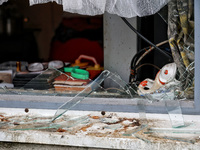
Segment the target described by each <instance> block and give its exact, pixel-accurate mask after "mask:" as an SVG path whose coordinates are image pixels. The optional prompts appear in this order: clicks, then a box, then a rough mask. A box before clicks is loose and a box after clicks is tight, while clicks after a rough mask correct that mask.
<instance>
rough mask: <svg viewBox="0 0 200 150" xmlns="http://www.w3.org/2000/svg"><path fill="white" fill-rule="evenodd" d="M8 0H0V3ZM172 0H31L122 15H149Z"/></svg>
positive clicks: (88, 12)
mask: <svg viewBox="0 0 200 150" xmlns="http://www.w3.org/2000/svg"><path fill="white" fill-rule="evenodd" d="M6 1H8V0H0V4H2V3H3V2H6ZM169 1H170V0H29V3H30V6H31V5H35V4H40V3H47V2H56V3H58V4H61V5H63V11H66V12H71V13H78V14H83V15H91V16H94V15H100V14H103V13H105V12H108V13H110V14H116V15H118V16H121V17H127V18H131V17H135V16H140V17H142V16H147V15H152V14H155V13H156V12H158V11H159V10H160V9H161V8H162V7H163V6H165V5H166V4H167V3H168V2H169Z"/></svg>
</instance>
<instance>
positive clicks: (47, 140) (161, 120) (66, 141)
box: [0, 108, 200, 150]
mask: <svg viewBox="0 0 200 150" xmlns="http://www.w3.org/2000/svg"><path fill="white" fill-rule="evenodd" d="M54 113H55V110H37V109H32V110H30V111H29V113H28V115H30V116H31V115H39V116H40V117H41V116H42V117H47V116H53V115H54ZM0 114H1V115H4V116H7V117H9V116H15V115H19V116H26V115H27V113H25V112H24V109H11V108H1V109H0ZM106 114H108V115H110V114H114V113H113V112H106ZM66 115H69V116H83V115H90V116H96V117H97V116H99V117H101V112H97V111H96V112H91V111H68V112H67V113H66ZM115 115H116V116H117V117H119V118H122V117H125V118H133V117H134V118H138V114H134V113H116V114H115ZM184 118H185V120H187V122H188V123H192V125H191V129H198V127H199V124H200V122H199V120H200V116H189V115H188V116H184ZM147 119H148V120H149V121H148V124H149V125H150V126H151V125H152V126H153V127H157V128H163V127H169V128H170V123H169V119H168V115H166V114H147ZM93 130H97V131H96V134H88V133H87V132H83V131H85V130H83V131H80V132H75V131H74V132H51V131H47V130H23V131H22V130H15V131H13V130H9V129H6V128H4V129H0V141H1V142H17V143H31V144H45V145H58V146H61V145H62V146H74V147H88V148H105V149H145V150H152V149H162V150H165V149H167V150H168V149H200V141H199V135H200V134H194V135H193V137H195V138H196V139H195V143H190V142H183V141H178V140H167V139H162V138H153V139H152V140H151V142H148V141H145V140H143V139H142V138H138V137H134V136H127V137H124V136H120V134H114V132H116V131H115V130H109V132H105V133H102V132H101V134H98V133H99V132H98V130H99V129H98V128H93ZM119 132H120V131H119ZM183 136H184V134H180V137H183ZM140 137H142V136H140Z"/></svg>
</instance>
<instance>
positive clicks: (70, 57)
mask: <svg viewBox="0 0 200 150" xmlns="http://www.w3.org/2000/svg"><path fill="white" fill-rule="evenodd" d="M82 54H83V55H88V56H92V57H94V58H95V59H96V60H97V62H98V63H99V64H100V65H101V66H102V65H103V48H102V47H101V46H100V44H99V43H98V42H97V41H90V40H88V39H85V38H76V39H71V40H68V41H67V42H65V43H62V42H60V41H54V42H53V43H52V46H51V53H50V59H52V60H61V61H64V62H71V63H74V62H75V60H76V59H77V58H78V57H79V56H80V55H82Z"/></svg>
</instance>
